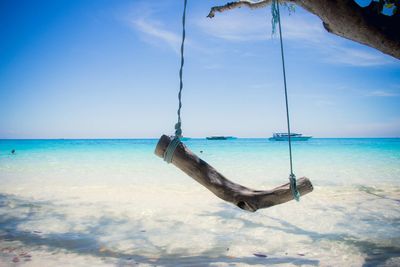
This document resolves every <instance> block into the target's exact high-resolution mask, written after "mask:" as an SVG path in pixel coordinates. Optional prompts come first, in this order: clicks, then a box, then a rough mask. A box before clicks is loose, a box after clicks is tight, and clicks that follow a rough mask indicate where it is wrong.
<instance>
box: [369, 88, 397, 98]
mask: <svg viewBox="0 0 400 267" xmlns="http://www.w3.org/2000/svg"><path fill="white" fill-rule="evenodd" d="M367 96H377V97H396V96H400V94H399V93H394V92H388V91H383V90H376V91H372V92H369V93H368V94H367Z"/></svg>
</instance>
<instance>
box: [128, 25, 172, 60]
mask: <svg viewBox="0 0 400 267" xmlns="http://www.w3.org/2000/svg"><path fill="white" fill-rule="evenodd" d="M132 26H133V27H134V29H135V30H137V31H139V32H140V33H142V34H143V35H144V37H145V38H144V40H146V41H149V42H151V43H154V41H156V42H157V41H158V42H159V41H161V42H162V43H164V44H166V45H168V46H169V47H170V48H172V49H173V50H174V51H175V52H178V51H179V45H180V36H178V35H177V34H176V33H174V32H172V31H169V30H166V29H165V28H164V26H163V25H162V24H161V23H160V22H157V21H152V20H150V19H145V18H139V19H136V20H134V21H132Z"/></svg>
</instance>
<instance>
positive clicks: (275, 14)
mask: <svg viewBox="0 0 400 267" xmlns="http://www.w3.org/2000/svg"><path fill="white" fill-rule="evenodd" d="M271 12H272V34H274V33H275V31H276V24H278V26H279V27H278V28H279V40H280V44H281V57H282V71H283V84H284V88H285V104H286V122H287V130H288V141H289V142H288V143H289V162H290V175H289V181H290V189H291V190H292V195H293V198H294V199H296V200H297V201H299V200H300V193H299V191H298V190H297V183H296V175H294V173H293V158H292V140H291V132H290V119H289V101H288V94H287V85H286V70H285V56H284V52H283V41H282V26H281V15H280V12H279V2H278V0H273V1H272V5H271Z"/></svg>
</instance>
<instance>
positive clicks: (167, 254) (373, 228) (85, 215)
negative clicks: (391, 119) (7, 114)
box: [0, 138, 400, 266]
mask: <svg viewBox="0 0 400 267" xmlns="http://www.w3.org/2000/svg"><path fill="white" fill-rule="evenodd" d="M156 143H157V140H156V139H118V140H117V139H116V140H109V139H107V140H0V184H1V187H0V263H4V264H7V263H10V262H12V261H13V260H15V259H17V260H18V262H24V263H26V264H30V265H32V266H40V265H42V266H43V264H47V265H49V264H50V265H51V264H57V265H59V264H61V263H64V264H65V265H67V266H70V265H73V266H78V265H82V266H85V265H86V266H87V264H90V265H96V266H97V265H118V264H122V265H124V264H128V265H129V264H139V265H143V266H146V265H149V266H152V265H158V266H176V265H181V266H203V265H204V266H210V265H215V266H248V265H252V266H254V265H259V266H264V265H268V264H274V265H278V266H279V265H282V266H291V265H293V266H294V265H305V266H318V265H321V266H335V265H336V266H363V265H364V266H375V265H379V264H381V265H385V264H386V265H385V266H396V265H397V264H400V261H399V259H400V207H399V205H400V139H395V138H394V139H389V138H382V139H377V138H374V139H351V138H340V139H318V138H315V139H311V140H309V141H307V142H295V143H294V144H293V153H294V170H295V173H296V175H297V176H298V177H302V176H307V177H309V178H310V179H311V181H312V182H313V184H314V186H315V190H314V192H313V193H311V194H308V195H307V196H304V198H302V199H301V201H300V203H296V202H293V201H292V202H290V203H287V204H284V205H279V206H276V207H273V208H270V209H265V210H260V211H258V212H257V213H248V212H243V211H241V210H239V209H238V208H236V207H234V206H231V205H229V204H226V203H224V202H223V201H221V200H219V199H218V198H216V197H215V196H214V195H212V194H211V193H210V192H208V191H207V190H206V189H204V188H203V187H202V186H201V185H199V184H197V183H196V182H195V181H193V180H192V179H191V178H190V177H187V176H186V175H185V174H183V173H182V172H181V171H180V170H178V169H177V168H175V167H174V166H172V165H168V164H166V163H164V162H163V161H162V159H160V158H158V157H156V156H155V155H154V148H155V146H156ZM184 143H185V144H186V145H187V146H188V147H189V148H190V149H191V150H192V151H193V152H194V153H196V154H197V155H198V156H200V157H201V158H202V159H204V160H206V161H207V162H208V163H209V164H211V165H212V166H214V167H215V168H216V169H217V170H219V171H220V172H221V173H222V174H224V175H225V176H226V177H228V178H229V179H231V180H233V181H235V182H237V183H240V184H243V185H245V186H248V187H252V188H259V189H268V188H272V187H275V186H278V185H280V184H283V183H286V182H287V179H288V174H289V163H288V159H289V157H288V148H287V143H286V142H272V141H268V140H266V139H235V140H219V141H215V140H204V139H191V140H188V141H185V142H184ZM12 149H15V150H16V153H15V155H11V153H10V151H11V150H12ZM21 253H22V254H21ZM23 253H29V255H30V257H24V254H23ZM54 255H56V256H54ZM257 255H258V256H257ZM260 255H263V256H264V255H265V256H266V257H263V256H260Z"/></svg>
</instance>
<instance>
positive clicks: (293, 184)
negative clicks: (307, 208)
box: [289, 173, 300, 201]
mask: <svg viewBox="0 0 400 267" xmlns="http://www.w3.org/2000/svg"><path fill="white" fill-rule="evenodd" d="M289 181H290V189H291V190H292V195H293V198H294V199H296V201H299V200H300V193H299V191H298V190H297V183H296V175H294V174H293V173H291V174H290V175H289Z"/></svg>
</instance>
